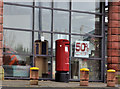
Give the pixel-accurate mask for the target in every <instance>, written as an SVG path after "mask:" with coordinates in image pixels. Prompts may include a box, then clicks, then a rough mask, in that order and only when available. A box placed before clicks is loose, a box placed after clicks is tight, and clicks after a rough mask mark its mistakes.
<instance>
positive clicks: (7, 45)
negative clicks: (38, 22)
mask: <svg viewBox="0 0 120 89" xmlns="http://www.w3.org/2000/svg"><path fill="white" fill-rule="evenodd" d="M3 38H4V41H3V44H4V51H5V52H7V53H9V52H10V53H22V54H28V53H31V52H32V33H31V32H23V31H13V30H4V34H3Z"/></svg>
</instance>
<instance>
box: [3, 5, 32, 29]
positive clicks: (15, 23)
mask: <svg viewBox="0 0 120 89" xmlns="http://www.w3.org/2000/svg"><path fill="white" fill-rule="evenodd" d="M3 20H4V23H3V26H4V27H11V28H22V29H32V8H29V7H20V6H14V5H6V4H5V5H4V17H3Z"/></svg>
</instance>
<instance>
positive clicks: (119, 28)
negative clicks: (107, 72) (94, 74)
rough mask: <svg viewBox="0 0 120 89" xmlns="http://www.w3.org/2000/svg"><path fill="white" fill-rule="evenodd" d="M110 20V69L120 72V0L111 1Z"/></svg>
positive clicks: (108, 52)
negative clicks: (116, 0)
mask: <svg viewBox="0 0 120 89" xmlns="http://www.w3.org/2000/svg"><path fill="white" fill-rule="evenodd" d="M118 1H120V0H118ZM108 21H109V22H108V43H107V50H108V51H107V56H108V58H107V63H108V69H115V70H116V71H117V72H120V2H109V13H108Z"/></svg>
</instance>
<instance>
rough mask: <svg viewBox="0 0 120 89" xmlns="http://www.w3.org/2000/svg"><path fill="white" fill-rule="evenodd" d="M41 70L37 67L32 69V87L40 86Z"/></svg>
mask: <svg viewBox="0 0 120 89" xmlns="http://www.w3.org/2000/svg"><path fill="white" fill-rule="evenodd" d="M38 71H39V68H37V67H31V68H30V85H38V79H39V74H38Z"/></svg>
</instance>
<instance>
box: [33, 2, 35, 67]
mask: <svg viewBox="0 0 120 89" xmlns="http://www.w3.org/2000/svg"><path fill="white" fill-rule="evenodd" d="M34 5H35V2H34V0H33V6H34ZM32 12H33V17H32V20H33V23H32V30H33V32H32V66H35V60H34V24H35V22H34V18H35V16H34V15H35V8H34V7H33V11H32Z"/></svg>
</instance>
